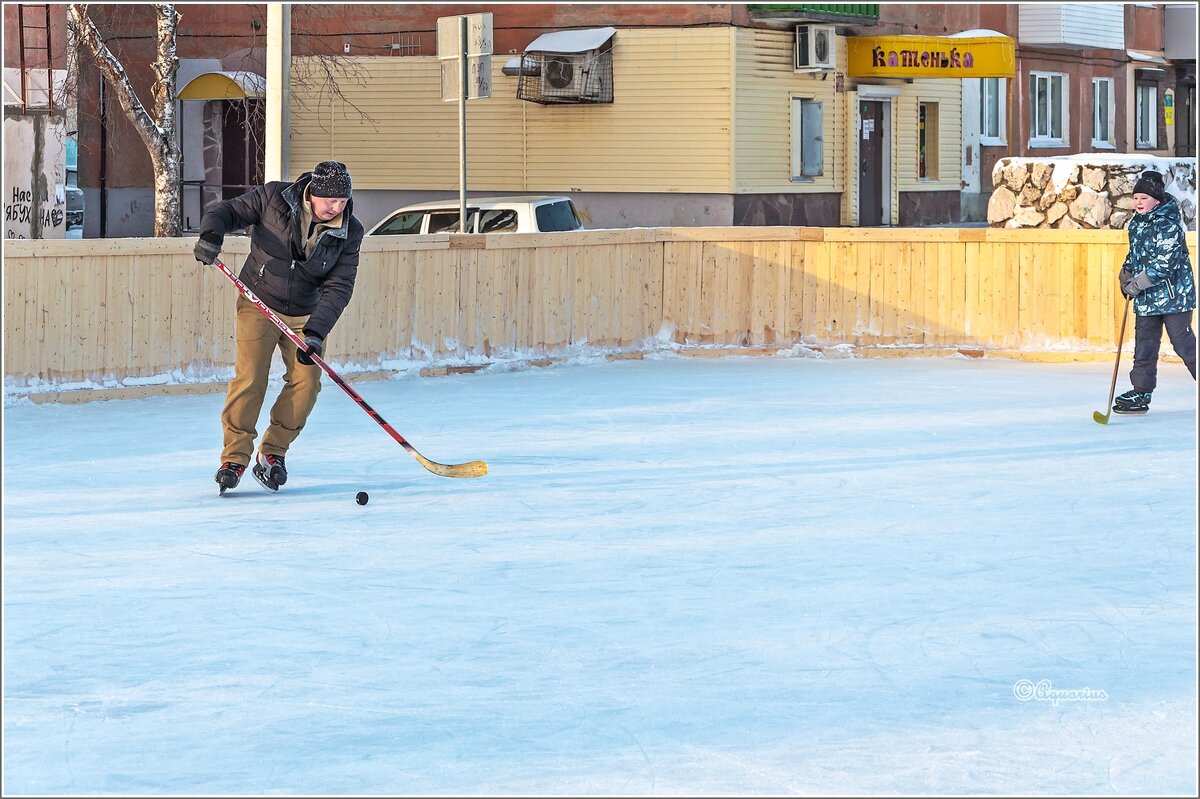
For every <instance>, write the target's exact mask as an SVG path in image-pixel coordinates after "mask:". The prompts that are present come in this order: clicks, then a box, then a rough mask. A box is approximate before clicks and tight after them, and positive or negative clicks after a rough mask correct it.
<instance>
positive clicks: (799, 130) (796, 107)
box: [791, 96, 825, 183]
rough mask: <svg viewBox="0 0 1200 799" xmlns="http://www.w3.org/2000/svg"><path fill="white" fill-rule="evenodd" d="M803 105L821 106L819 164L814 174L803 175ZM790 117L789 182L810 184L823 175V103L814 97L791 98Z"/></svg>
mask: <svg viewBox="0 0 1200 799" xmlns="http://www.w3.org/2000/svg"><path fill="white" fill-rule="evenodd" d="M805 103H820V104H821V106H822V125H821V141H822V145H821V164H820V167H819V168H818V170H817V172H816V173H815V174H807V175H806V174H804V104H805ZM791 104H792V108H791V116H792V166H791V170H792V171H791V181H792V183H812V182H813V181H815V180H816V179H817V178H818V177H821V176H822V175H824V174H825V147H824V139H825V136H824V134H825V129H824V128H825V126H824V102H823V101H821V100H818V99H817V98H815V97H800V96H793V97H792V98H791Z"/></svg>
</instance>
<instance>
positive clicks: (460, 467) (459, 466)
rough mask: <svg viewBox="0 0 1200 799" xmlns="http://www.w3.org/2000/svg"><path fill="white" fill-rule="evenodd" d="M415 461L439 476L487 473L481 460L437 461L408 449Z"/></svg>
mask: <svg viewBox="0 0 1200 799" xmlns="http://www.w3.org/2000/svg"><path fill="white" fill-rule="evenodd" d="M409 454H411V455H412V456H413V457H414V458H416V459H417V462H418V463H420V464H421V465H422V466H424V467H425V468H426V469H428V470H429V471H431V472H433V473H434V474H436V475H439V476H441V477H483V476H484V475H485V474H487V473H488V465H487V464H486V463H484V462H483V461H470V462H469V463H438V462H437V461H431V460H429V458H426V457H425V456H424V455H422V454H421V453H419V452H417V451H416V450H411V449H410V450H409Z"/></svg>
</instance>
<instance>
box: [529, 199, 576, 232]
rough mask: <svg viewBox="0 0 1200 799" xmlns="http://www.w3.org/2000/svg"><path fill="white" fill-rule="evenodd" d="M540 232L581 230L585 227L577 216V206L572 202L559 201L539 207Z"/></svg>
mask: <svg viewBox="0 0 1200 799" xmlns="http://www.w3.org/2000/svg"><path fill="white" fill-rule="evenodd" d="M536 214H537V222H538V230H541V231H544V232H552V231H556V230H579V229H580V228H581V227H583V225H582V224H581V223H580V221H579V217H578V216H576V215H575V206H574V205H572V204H571V201H570V200H558V201H556V202H552V203H546V204H545V205H539V206H538V207H537V211H536Z"/></svg>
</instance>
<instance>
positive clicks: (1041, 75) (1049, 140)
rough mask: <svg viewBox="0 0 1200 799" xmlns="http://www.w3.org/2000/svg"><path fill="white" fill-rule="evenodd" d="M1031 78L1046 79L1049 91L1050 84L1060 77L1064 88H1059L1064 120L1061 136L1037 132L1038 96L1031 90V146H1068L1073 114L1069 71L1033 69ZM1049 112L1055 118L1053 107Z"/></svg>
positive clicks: (1062, 119) (1060, 112) (1060, 111)
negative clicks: (1069, 100) (1071, 113)
mask: <svg viewBox="0 0 1200 799" xmlns="http://www.w3.org/2000/svg"><path fill="white" fill-rule="evenodd" d="M1029 78H1030V80H1032V81H1039V82H1040V81H1043V80H1044V81H1046V89H1047V92H1049V90H1050V86H1051V85H1052V84H1053V81H1054V79H1055V78H1059V79H1060V80H1061V81H1062V88H1061V89H1060V90H1059V93H1058V97H1059V109H1058V110H1059V117H1060V119H1061V121H1062V129H1061V130H1060V131H1059V133H1060V134H1061V135H1060V136H1054V135H1053V134H1051V133H1047V134H1046V135H1044V136H1043V135H1038V132H1037V130H1038V122H1039V121H1040V120H1039V119H1038V116H1037V97H1036V94H1035V92H1033V91H1030V93H1029V146H1030V147H1066V146H1067V138H1068V136H1069V135H1070V134H1069V131H1070V130H1071V116H1070V109H1071V104H1070V102H1068V98H1069V96H1070V91H1071V89H1070V82H1069V77H1068V75H1067V73H1065V72H1040V71H1032V70H1031V71H1030V73H1029ZM1049 113H1050V114H1051V118H1053V109H1051V110H1050V112H1049ZM1049 124H1050V123H1049V122H1047V126H1049Z"/></svg>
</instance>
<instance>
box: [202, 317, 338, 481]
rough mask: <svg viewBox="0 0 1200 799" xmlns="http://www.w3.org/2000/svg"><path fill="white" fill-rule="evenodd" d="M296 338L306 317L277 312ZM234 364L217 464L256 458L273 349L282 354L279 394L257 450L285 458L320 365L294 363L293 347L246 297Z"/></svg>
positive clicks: (313, 396) (311, 401) (313, 400)
mask: <svg viewBox="0 0 1200 799" xmlns="http://www.w3.org/2000/svg"><path fill="white" fill-rule="evenodd" d="M275 315H276V316H278V317H279V318H280V319H282V320H283V321H284V323H286V324H287V326H288V327H290V328H291V329H292V330H294V331H296V333H297V335H299V336H301V337H303V336H304V332H303V331H304V323H305V322H307V321H308V316H285V315H283V314H281V313H276V314H275ZM236 335H237V362H236V363H235V364H234V367H233V380H230V381H229V393H228V394H227V395H226V397H225V409H224V410H223V411H221V426H222V427H223V428H224V429H225V449H224V450H222V452H221V462H222V463H224V462H226V461H232V462H233V463H241V464H245V465H249V464H250V462H251V461H252V460H254V437H255V435H256V434H257V431H256V429H255V425H257V424H258V414H259V412H260V411H261V410H262V405H263V400H264V399H265V398H266V395H267V380H268V376H269V373H270V370H271V357H272V355H273V354H274V352H275V349H276V348H278V349H279V353H280V355H282V356H283V365H284V376H283V390H282V391H281V392H279V397H278V398H276V400H275V404H274V405H272V406H271V424H270V426H269V427H268V428H267V432H266V433H264V434H263V437H262V444H261V445H260V449H261V450H262V452H263V453H264V454H267V455H286V454H287V450H288V447H289V446H291V443H292V442H293V441H295V440H296V436H298V435H300V431H301V430H303V429H304V423H305V422H306V421H307V420H308V415H309V414H310V413H312V409H313V406H314V405H316V404H317V394H318V393H319V392H320V390H321V367H319V366H317V365H316V364H313V365H312V366H305V365H304V364H302V363H300V362H299V361H297V360H296V345H295V344H293V343H292V341H291V339H289V338H288V337H287V336H285V335H284V334H283V331H281V330H280V329H279V328H277V327H275V324H274V323H273V322H272V321H271V320H270V319H268V318H267V316H266V314H264V313H263V312H262V311H260V310H258V308H256V307H255V306H254V304H253V303H251V302H250V301H249V300H247V299H246V298H245V297H243V296H241V295H239V296H238V299H237V323H236Z"/></svg>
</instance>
